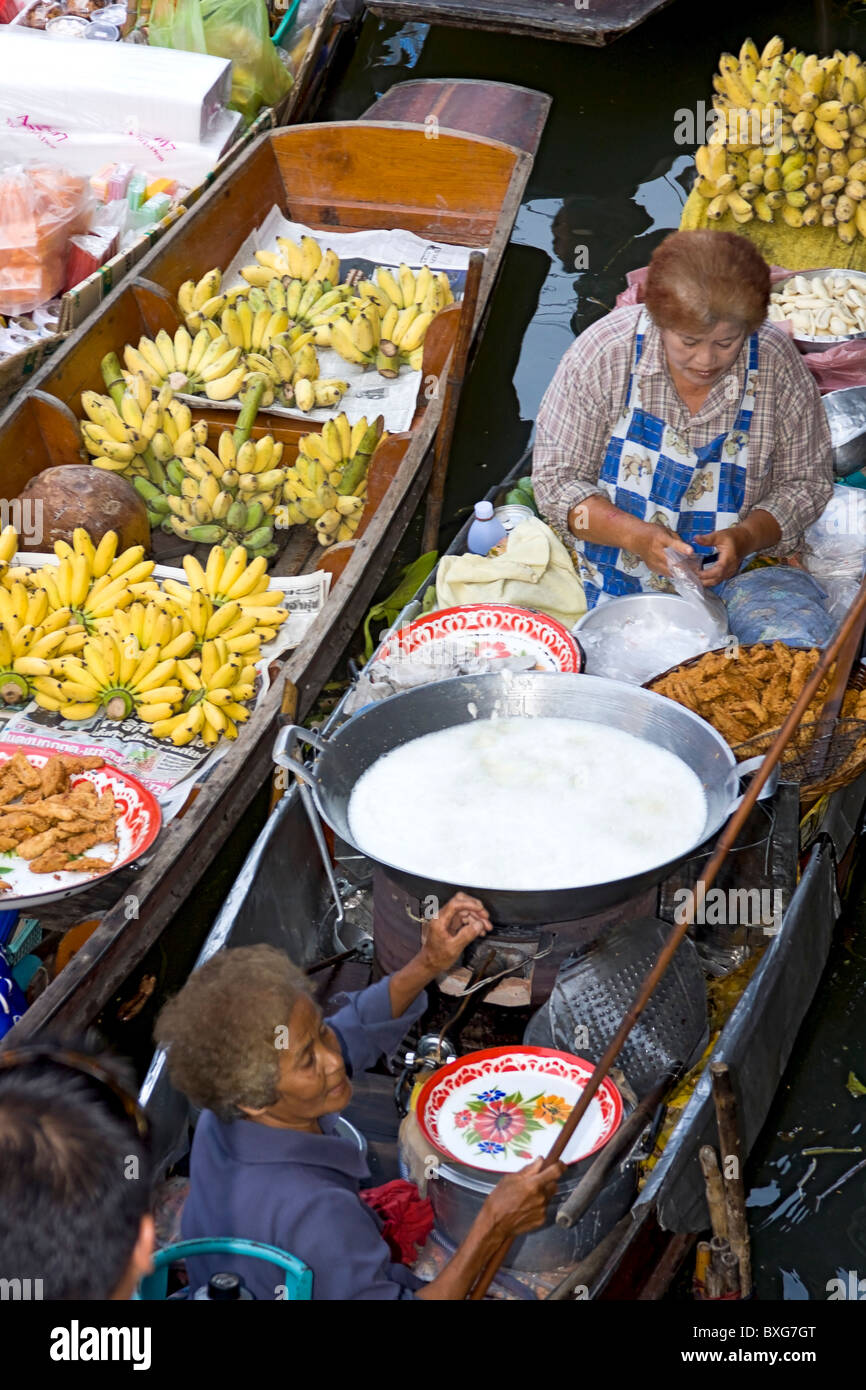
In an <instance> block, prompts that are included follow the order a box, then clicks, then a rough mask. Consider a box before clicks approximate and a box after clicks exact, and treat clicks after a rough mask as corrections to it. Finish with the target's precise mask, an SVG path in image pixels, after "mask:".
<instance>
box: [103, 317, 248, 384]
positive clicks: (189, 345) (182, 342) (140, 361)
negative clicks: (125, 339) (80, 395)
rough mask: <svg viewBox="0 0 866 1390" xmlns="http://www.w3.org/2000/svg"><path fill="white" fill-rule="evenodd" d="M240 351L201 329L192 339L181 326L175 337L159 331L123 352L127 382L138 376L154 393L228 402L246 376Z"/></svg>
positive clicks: (222, 339)
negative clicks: (167, 390)
mask: <svg viewBox="0 0 866 1390" xmlns="http://www.w3.org/2000/svg"><path fill="white" fill-rule="evenodd" d="M242 356H243V350H242V349H241V348H239V347H232V345H231V343H230V342H229V340H228V338H227V337H226V335H225V333H222V332H220V333H219V334H218V335H217V336H216V337H212V336H211V334H210V333H209V332H208V330H207V329H206V328H200V329H199V331H198V332H197V333H196V335H195V337H193V336H192V334H191V333H190V331H189V329H188V328H186V327H185V326H184V325H183V324H182V325H181V326H180V328H178V329H177V331H176V332H175V334H174V336H172V335H171V334H170V333H167V332H166V330H165V329H164V328H161V329H160V330H159V332H158V333H157V335H156V337H155V338H139V340H138V347H133V346H132V344H131V343H127V344H126V346H125V347H124V349H123V360H124V362H125V363H126V369H127V374H128V375H127V380H128V379H129V377H131V376H133V375H135V374H136V373H139V374H140V375H142V376H143V377H144V378H145V380H146V381H147V382H149V383H150V385H151V386H153V387H155V388H156V389H157V390H158V389H159V387H160V386H163V385H166V384H167V385H169V386H171V388H172V390H173V391H185V392H187V393H188V394H189V395H191V396H207V398H208V400H209V401H228V400H231V399H232V397H233V396H236V395H237V393H238V391H239V390H240V388H241V385H242V383H243V380H244V377H245V376H246V371H247V369H246V366H245V364H244V362H243V361H242V360H241V359H242Z"/></svg>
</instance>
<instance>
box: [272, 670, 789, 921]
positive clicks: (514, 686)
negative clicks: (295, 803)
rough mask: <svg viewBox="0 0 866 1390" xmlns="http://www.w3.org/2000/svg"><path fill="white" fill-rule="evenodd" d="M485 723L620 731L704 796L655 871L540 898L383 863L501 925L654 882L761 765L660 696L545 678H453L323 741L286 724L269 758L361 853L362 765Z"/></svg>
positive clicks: (599, 902) (610, 684)
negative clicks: (510, 720)
mask: <svg viewBox="0 0 866 1390" xmlns="http://www.w3.org/2000/svg"><path fill="white" fill-rule="evenodd" d="M494 716H495V717H499V718H503V717H509V716H511V717H513V716H524V717H529V718H538V717H542V716H551V717H556V718H562V719H586V720H592V721H594V722H595V723H598V724H606V725H608V726H609V727H611V728H614V729H622V730H624V731H625V732H626V733H629V734H634V735H635V736H636V737H638V738H643V739H647V740H648V741H649V742H650V743H655V744H657V745H658V746H659V747H661V748H666V749H667V750H668V751H669V752H671V753H674V754H675V755H676V756H677V757H679V758H682V760H683V761H684V762H685V763H686V764H687V766H688V767H690V768H691V769H692V771H693V772H695V773H696V775H697V776H698V777H699V778H700V781H701V783H702V786H703V789H704V794H705V796H706V799H707V817H706V822H705V825H704V829H703V833H702V834H701V837H700V840H699V841H697V842H696V843H695V844H693V845H689V846H686V847H685V848H684V849H683V850H682V852H681V853H679V854H677V855H676V856H675V857H674V858H672V859H670V860H667V861H665V862H664V863H662V864H656V865H654V866H652V867H651V868H648V869H644V870H643V871H642V872H641V873H638V874H632V875H630V876H629V877H628V878H623V879H615V880H613V881H611V882H609V883H595V884H589V885H585V886H583V887H580V888H559V889H551V890H547V889H545V890H542V891H539V892H536V891H526V890H516V889H493V888H478V887H477V886H474V885H472V884H468V883H461V884H457V883H445V882H434V881H431V880H429V879H424V878H421V877H419V876H418V875H417V874H414V873H412V872H411V871H410V870H407V869H404V868H402V867H401V866H400V865H395V864H389V863H386V862H384V861H382V863H383V867H384V868H385V869H386V870H387V872H388V874H389V875H390V876H391V877H392V878H394V879H396V880H397V882H398V883H400V884H401V885H402V886H403V887H405V888H407V889H408V890H409V892H410V893H412V894H414V895H415V896H416V897H419V898H424V897H427V896H428V895H433V896H435V897H438V898H439V899H440V900H441V901H443V902H444V901H446V900H447V899H448V898H450V897H451V896H452V895H453V894H454V893H456V892H457V891H458V890H460V889H463V890H465V891H466V892H469V893H472V894H474V895H475V896H476V897H478V898H480V899H481V901H482V902H483V903H484V904H485V906H486V907H487V909H488V911H489V912H490V914H491V916H492V917H493V919H494V920H495V921H497V922H500V923H508V924H515V925H545V924H549V923H555V922H564V921H569V920H571V919H573V918H579V917H589V916H592V915H593V914H594V913H598V912H602V911H603V910H604V909H605V908H608V907H613V906H616V905H617V904H618V903H621V902H625V901H626V900H627V899H628V898H631V897H635V896H636V895H637V894H639V893H641V892H643V891H644V889H646V888H649V887H651V886H652V885H653V884H656V883H658V882H660V881H661V880H662V879H663V878H665V877H666V876H667V874H669V873H670V872H671V870H672V869H673V868H674V867H675V866H676V865H677V864H679V863H681V862H682V861H683V860H685V859H688V858H689V857H690V856H691V855H692V854H694V852H695V850H696V849H697V848H698V847H699V845H701V844H704V843H705V842H706V841H707V840H709V839H711V838H714V837H715V835H716V834H717V833H718V831H719V830H720V829H721V827H722V825H724V823H725V821H726V820H727V819H728V817H729V816H730V815H731V814H732V812H733V811H734V810H735V809H736V807H737V806H738V805H739V803H740V800H741V797H740V795H739V779H740V776H741V775H742V774H744V773H748V772H754V771H755V770H756V768H757V767H758V766H759V765H760V763H761V761H762V759H760V758H754V759H751V760H750V761H749V762H748V763H741V764H740V765H739V767H738V765H737V762H736V759H735V758H734V755H733V753H732V752H731V749H730V748H729V746H728V744H727V743H726V742H725V740H724V739H723V738H722V736H721V734H719V733H717V732H716V730H715V729H714V728H713V727H712V725H710V724H708V723H706V721H705V720H703V719H700V718H699V717H698V716H697V715H696V714H692V712H691V711H690V710H687V709H685V708H684V707H683V706H682V705H678V704H676V702H675V701H673V700H668V699H666V698H665V697H664V696H663V695H656V694H654V693H653V692H652V691H649V690H644V689H642V688H641V687H640V686H634V685H626V684H624V683H623V682H621V681H612V680H605V679H603V678H602V677H600V676H583V675H562V674H557V673H555V672H546V671H545V672H541V671H539V672H531V673H528V674H523V673H521V674H510V675H509V674H508V673H505V674H501V675H498V674H493V675H483V676H460V677H457V678H456V679H453V680H447V681H437V682H435V683H433V684H431V685H424V686H419V687H418V688H417V689H415V690H408V691H406V692H405V693H403V694H401V695H395V696H393V697H392V698H391V699H389V700H383V701H382V702H381V703H379V704H376V705H372V706H370V707H369V708H368V709H365V710H362V711H361V712H360V713H358V714H356V715H355V716H354V717H353V718H352V719H350V720H348V721H347V723H345V724H344V725H343V726H342V727H341V728H340V729H339V730H338V731H337V733H336V734H335V735H334V736H333V738H331V739H330V740H329V741H326V740H325V739H323V738H321V737H320V736H319V735H318V734H314V733H312V732H311V731H310V730H309V729H305V728H303V727H301V726H299V725H289V726H287V727H286V728H284V729H281V730H280V733H279V735H278V736H277V742H276V745H275V748H274V761H275V762H276V763H278V764H279V765H280V766H282V767H287V768H290V769H291V770H292V771H293V772H294V773H296V774H297V775H298V776H299V777H300V778H301V779H302V780H303V781H305V782H307V783H308V784H309V785H310V787H311V788H312V793H313V798H314V799H315V804H316V807H317V809H318V811H319V814H320V815H321V816H322V817H323V818H324V820H326V821H327V823H328V825H330V826H331V828H332V830H334V831H335V832H336V834H337V835H339V836H340V837H341V839H343V840H344V841H346V842H347V843H348V844H349V845H352V846H353V847H354V848H355V849H357V850H358V852H359V853H361V854H363V853H364V852H365V851H364V850H363V849H362V848H361V847H360V846H358V845H356V844H355V841H354V839H353V837H352V834H351V831H350V829H349V819H348V806H349V799H350V797H351V795H352V791H353V789H354V787H355V783H356V782H357V781H358V779H359V778H360V777H361V776H362V774H363V773H364V772H366V771H367V768H368V767H371V766H372V765H373V763H375V762H376V761H377V760H378V759H379V758H381V757H383V756H384V755H385V754H386V753H389V752H390V751H391V749H393V748H397V747H398V746H400V745H401V744H404V743H408V742H409V741H410V740H411V739H414V738H420V737H421V736H422V735H424V734H430V733H435V732H437V731H438V730H441V729H450V728H453V727H454V726H455V725H457V724H467V723H469V722H470V720H474V719H484V718H491V717H494ZM302 743H309V744H312V745H313V746H314V747H315V748H316V749H317V750H318V757H317V758H316V760H315V763H314V764H313V766H312V767H311V768H310V767H307V766H305V765H304V763H303V762H301V760H300V754H299V752H298V745H299V744H302ZM776 780H777V779H774V778H769V779H768V781H767V784H766V786H765V788H764V791H763V795H764V796H769V795H771V794H772V792H773V791H774V790H775V784H776Z"/></svg>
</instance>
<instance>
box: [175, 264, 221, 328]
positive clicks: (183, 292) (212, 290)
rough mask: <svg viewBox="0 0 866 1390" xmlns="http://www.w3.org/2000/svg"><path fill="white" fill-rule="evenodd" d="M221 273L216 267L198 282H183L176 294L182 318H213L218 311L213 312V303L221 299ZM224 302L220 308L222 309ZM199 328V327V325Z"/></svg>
mask: <svg viewBox="0 0 866 1390" xmlns="http://www.w3.org/2000/svg"><path fill="white" fill-rule="evenodd" d="M222 280H223V276H222V271H221V270H220V269H219V267H218V266H214V267H213V269H212V270H209V271H207V273H206V274H205V275H203V276H202V277H201V279H200V280H198V281H196V280H185V281H184V282H183V284H182V285H181V287H180V289H179V290H178V292H177V303H178V308H179V309H180V312H181V313H182V314H183V316H184V318H185V319H187V318H191V317H193V316H194V315H196V314H200V315H201V316H202V318H215V317H216V313H219V312H220V309H217V310H216V311H214V310H213V307H212V306H213V305H214V303H215V302H216V301H217V300H219V299H220V298H222V296H221V295H220V289H221V287H222ZM224 303H225V301H223V305H222V306H220V308H222V307H224ZM199 327H201V325H199Z"/></svg>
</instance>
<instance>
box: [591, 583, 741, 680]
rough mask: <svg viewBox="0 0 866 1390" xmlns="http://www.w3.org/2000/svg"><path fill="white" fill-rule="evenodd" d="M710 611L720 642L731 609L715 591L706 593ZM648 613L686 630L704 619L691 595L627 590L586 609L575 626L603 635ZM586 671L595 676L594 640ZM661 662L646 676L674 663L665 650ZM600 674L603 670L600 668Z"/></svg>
mask: <svg viewBox="0 0 866 1390" xmlns="http://www.w3.org/2000/svg"><path fill="white" fill-rule="evenodd" d="M704 601H705V603H706V604H707V606H708V608H709V610H710V614H711V616H712V618H713V620H714V622H715V625H716V627H717V628H718V633H719V638H718V644H717V645H719V646H721V645H722V644H723V642H724V639H725V637H726V635H727V633H728V630H729V629H728V610H727V609H726V608H725V605H724V604H723V603H722V600H721V599H720V598H718V596H717V595H716V594H710V593H707V594H705V595H704ZM647 616H652V617H654V618H655V617H658V618H664V620H665V621H666V622H668V623H670V624H671V625H672V626H673V627H677V628H679V629H680V630H681V631H683V632H694V631H695V630H696V629H697V628H698V627H699V626H700V622H701V617H702V615H701V613H700V611H699V609H698V606H697V604H695V603H690V602H689V600H688V599H685V598H682V597H681V595H680V594H650V593H643V594H625V595H624V596H623V597H622V598H612V599H609V600H608V601H607V602H606V603H600V604H599V605H598V607H597V608H592V609H591V610H590V611H589V612H588V613H584V615H583V617H582V618H578V620H577V622H576V623H575V625H574V628H573V629H572V631H573V633H574V635H575V636H580V637H583V638H586V637H587V636H593V637H601V636H602V635H603V634H604V633H605V632H614V631H616V630H617V629H618V628H621V627H622V625H623V623H625V622H631V621H633V620H638V621H639V620H640V619H641V618H645V617H647ZM703 650H704V648H697V647H696V648H695V650H694V651H693V652H692V653H691V655H692V656H697V655H699V653H700V652H701V651H703ZM586 653H587V657H586V671H587V674H588V675H590V676H592V675H595V674H596V672H595V671H593V669H592V666H593V663H592V644H591V643H587V644H586ZM658 655H659V659H658V665H657V666H656V667H655V668H654V670H653V672H652V674H651V675H647V676H646V677H645V679H646V680H652V679H653V676H657V675H661V673H662V672H663V671H667V670H668V669H669V668H670V666H671V665H672V664H673V663H672V662H671V661H668V660H666V654H665V652H664V651H660V652H659V654H658ZM680 660H683V661H685V660H688V657H681V658H680ZM598 674H599V675H601V674H603V673H602V672H598Z"/></svg>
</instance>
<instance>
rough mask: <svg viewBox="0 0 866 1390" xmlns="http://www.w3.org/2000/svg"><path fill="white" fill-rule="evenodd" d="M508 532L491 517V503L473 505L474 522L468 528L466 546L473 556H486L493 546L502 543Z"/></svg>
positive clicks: (500, 523) (499, 522)
mask: <svg viewBox="0 0 866 1390" xmlns="http://www.w3.org/2000/svg"><path fill="white" fill-rule="evenodd" d="M507 534H508V532H507V531H506V529H505V527H504V526H503V525H502V522H501V521H497V520H496V517H495V516H494V515H493V503H492V502H476V503H475V520H474V521H473V523H472V525H471V526H470V527H469V535H468V537H467V540H466V544H467V546H468V548H469V550H470V551H471V552H472V554H473V555H486V554H487V553H488V551H490V550H492V549H493V547H494V545H498V544H499V542H500V541H504V540H505V537H506V536H507Z"/></svg>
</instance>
